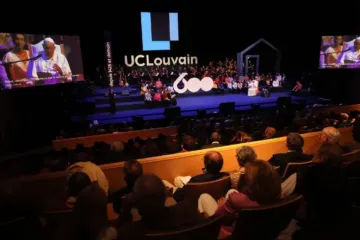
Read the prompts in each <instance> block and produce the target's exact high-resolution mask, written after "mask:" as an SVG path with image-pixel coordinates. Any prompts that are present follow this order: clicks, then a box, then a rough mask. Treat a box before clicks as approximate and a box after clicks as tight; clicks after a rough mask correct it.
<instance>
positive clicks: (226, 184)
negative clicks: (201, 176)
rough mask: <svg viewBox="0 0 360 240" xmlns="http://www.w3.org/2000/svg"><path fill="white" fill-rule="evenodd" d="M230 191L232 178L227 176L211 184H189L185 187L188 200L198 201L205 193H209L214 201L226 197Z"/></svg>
mask: <svg viewBox="0 0 360 240" xmlns="http://www.w3.org/2000/svg"><path fill="white" fill-rule="evenodd" d="M229 189H230V176H226V177H223V178H220V179H217V180H215V181H210V182H201V183H188V184H186V185H185V186H184V193H185V198H186V199H191V200H196V201H197V199H198V198H199V197H200V195H201V194H203V193H208V194H209V195H210V196H212V197H213V198H214V199H219V198H221V197H225V195H226V192H227V191H228V190H229Z"/></svg>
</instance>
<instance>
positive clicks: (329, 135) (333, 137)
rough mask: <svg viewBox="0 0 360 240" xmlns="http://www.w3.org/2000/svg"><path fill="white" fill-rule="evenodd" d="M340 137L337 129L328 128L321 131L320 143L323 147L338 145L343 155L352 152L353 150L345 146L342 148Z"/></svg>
mask: <svg viewBox="0 0 360 240" xmlns="http://www.w3.org/2000/svg"><path fill="white" fill-rule="evenodd" d="M340 137H341V134H340V132H339V130H338V129H336V128H334V127H326V128H324V129H323V130H322V131H321V135H320V142H321V145H323V144H325V143H329V144H335V145H338V146H340V147H341V149H342V151H343V153H348V152H350V151H351V150H350V149H349V148H347V147H345V146H341V145H340V144H339V140H340Z"/></svg>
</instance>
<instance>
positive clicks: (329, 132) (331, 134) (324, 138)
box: [320, 127, 341, 144]
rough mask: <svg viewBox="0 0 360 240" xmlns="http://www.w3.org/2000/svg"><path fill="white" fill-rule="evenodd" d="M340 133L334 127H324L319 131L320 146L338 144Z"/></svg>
mask: <svg viewBox="0 0 360 240" xmlns="http://www.w3.org/2000/svg"><path fill="white" fill-rule="evenodd" d="M340 136H341V135H340V132H339V130H337V129H336V128H334V127H326V128H324V129H323V130H322V131H321V134H320V142H321V144H325V143H330V144H338V143H339V140H340Z"/></svg>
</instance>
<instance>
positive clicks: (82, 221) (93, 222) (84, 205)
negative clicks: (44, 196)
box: [74, 182, 117, 240]
mask: <svg viewBox="0 0 360 240" xmlns="http://www.w3.org/2000/svg"><path fill="white" fill-rule="evenodd" d="M107 202H108V198H107V196H106V194H105V192H104V190H103V189H102V188H101V187H100V186H99V185H98V184H97V183H96V182H94V183H92V184H91V185H89V186H87V187H86V188H84V189H83V190H82V191H81V192H80V193H79V195H78V197H77V201H76V203H75V207H74V219H75V224H76V225H75V227H76V230H75V232H76V236H77V239H89V240H91V239H94V240H96V239H108V240H112V239H116V238H117V231H116V229H115V228H113V227H111V226H110V225H109V223H108V216H107Z"/></svg>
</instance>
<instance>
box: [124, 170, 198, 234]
mask: <svg viewBox="0 0 360 240" xmlns="http://www.w3.org/2000/svg"><path fill="white" fill-rule="evenodd" d="M165 192H166V189H165V185H164V184H163V182H162V181H161V179H160V178H158V177H157V176H155V175H153V174H144V175H142V176H141V177H139V179H138V180H137V181H136V183H135V185H134V189H133V192H132V195H133V200H134V205H135V207H136V208H137V210H138V211H139V213H140V215H141V217H142V218H141V220H140V221H137V222H129V223H128V224H125V225H124V226H122V227H121V228H120V229H119V231H118V235H119V236H121V239H140V238H141V237H142V236H143V235H144V234H146V233H149V232H160V231H171V230H176V229H181V228H185V227H190V226H196V224H198V223H201V222H202V221H203V220H204V219H203V217H202V216H201V215H200V214H199V212H198V211H197V210H196V206H194V205H193V204H190V203H188V202H187V201H182V202H181V203H178V204H176V205H174V206H172V207H165V199H166V193H165Z"/></svg>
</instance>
